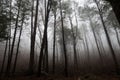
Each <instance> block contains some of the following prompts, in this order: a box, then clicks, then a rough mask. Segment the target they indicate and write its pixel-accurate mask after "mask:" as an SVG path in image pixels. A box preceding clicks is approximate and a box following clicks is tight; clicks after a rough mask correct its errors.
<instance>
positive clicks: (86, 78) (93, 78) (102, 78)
mask: <svg viewBox="0 0 120 80" xmlns="http://www.w3.org/2000/svg"><path fill="white" fill-rule="evenodd" d="M1 80H120V77H119V76H115V75H91V74H90V75H89V74H87V75H83V76H79V77H64V76H43V77H36V76H19V77H9V78H2V79H1Z"/></svg>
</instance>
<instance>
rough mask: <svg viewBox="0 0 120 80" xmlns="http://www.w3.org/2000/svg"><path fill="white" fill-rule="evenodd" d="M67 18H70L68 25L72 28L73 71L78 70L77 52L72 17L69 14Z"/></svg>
mask: <svg viewBox="0 0 120 80" xmlns="http://www.w3.org/2000/svg"><path fill="white" fill-rule="evenodd" d="M69 20H70V25H71V29H72V37H73V50H74V68H75V73H76V72H77V70H78V62H77V61H78V60H77V52H76V37H75V33H74V29H73V23H72V19H71V17H70V16H69Z"/></svg>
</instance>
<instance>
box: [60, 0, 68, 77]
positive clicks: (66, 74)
mask: <svg viewBox="0 0 120 80" xmlns="http://www.w3.org/2000/svg"><path fill="white" fill-rule="evenodd" d="M60 16H61V26H62V39H63V40H62V42H63V51H64V57H65V68H64V71H65V76H66V77H68V59H67V51H66V44H65V37H64V24H63V14H62V4H61V0H60Z"/></svg>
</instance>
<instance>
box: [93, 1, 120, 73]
mask: <svg viewBox="0 0 120 80" xmlns="http://www.w3.org/2000/svg"><path fill="white" fill-rule="evenodd" d="M94 2H95V3H96V5H97V8H98V11H99V15H100V19H101V22H102V24H103V28H104V31H105V34H106V37H107V41H108V45H109V46H110V50H111V54H112V57H113V60H114V63H115V69H116V73H117V75H120V69H119V64H118V61H117V57H116V55H115V52H114V49H113V47H112V44H111V40H110V37H109V34H108V31H107V28H106V26H105V23H104V19H103V16H102V12H101V10H100V8H99V5H98V2H97V0H94Z"/></svg>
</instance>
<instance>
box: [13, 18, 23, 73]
mask: <svg viewBox="0 0 120 80" xmlns="http://www.w3.org/2000/svg"><path fill="white" fill-rule="evenodd" d="M23 23H24V16H23V18H22V23H21V27H20V34H19V38H18V44H17V51H16V56H15V60H14V64H13V70H12V74H14V72H15V70H16V64H17V60H18V53H19V47H20V40H21V35H22V30H23Z"/></svg>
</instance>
